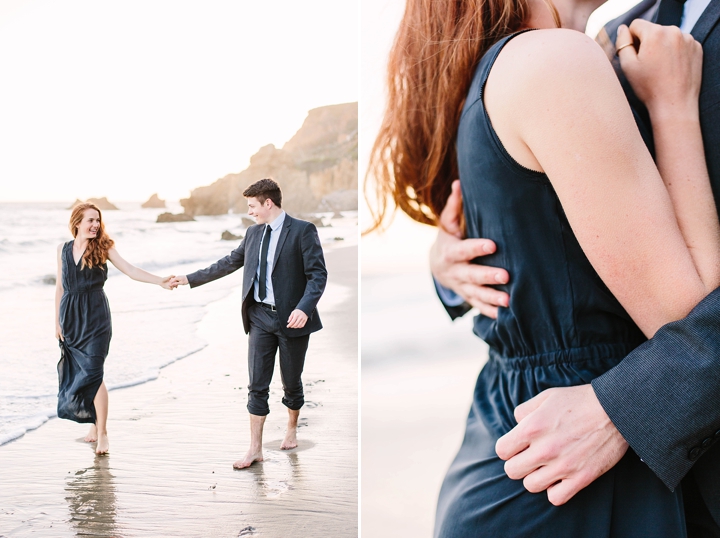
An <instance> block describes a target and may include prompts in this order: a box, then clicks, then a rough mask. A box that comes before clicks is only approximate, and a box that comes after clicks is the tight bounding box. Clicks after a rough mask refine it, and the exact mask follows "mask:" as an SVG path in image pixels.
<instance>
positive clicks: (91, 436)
mask: <svg viewBox="0 0 720 538" xmlns="http://www.w3.org/2000/svg"><path fill="white" fill-rule="evenodd" d="M83 440H84V441H85V442H86V443H94V442H95V441H97V426H95V424H93V425H92V426H90V431H89V432H88V434H87V435H86V436H85V439H83Z"/></svg>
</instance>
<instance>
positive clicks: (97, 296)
mask: <svg viewBox="0 0 720 538" xmlns="http://www.w3.org/2000/svg"><path fill="white" fill-rule="evenodd" d="M72 246H73V242H72V241H69V242H67V243H65V245H64V246H63V249H62V284H63V290H64V292H63V296H62V299H60V328H61V329H62V334H63V337H64V338H65V341H64V342H63V341H60V353H61V356H60V361H59V362H58V366H57V369H58V380H59V384H60V389H59V391H58V407H57V413H58V416H59V417H60V418H67V419H70V420H74V421H75V422H91V423H94V422H95V421H96V420H97V417H96V414H95V404H94V403H93V400H94V399H95V395H96V394H97V391H98V389H99V388H100V384H101V383H102V380H103V367H104V365H105V357H107V354H108V350H109V349H110V338H111V337H112V325H111V322H110V306H109V305H108V301H107V297H106V296H105V292H104V291H103V285H104V284H105V281H106V280H107V264H103V265H101V266H99V267H98V266H96V267H93V268H92V269H89V268H88V267H84V268H82V269H81V267H82V260H80V261H79V262H78V263H77V264H76V263H75V261H74V260H73V253H72Z"/></svg>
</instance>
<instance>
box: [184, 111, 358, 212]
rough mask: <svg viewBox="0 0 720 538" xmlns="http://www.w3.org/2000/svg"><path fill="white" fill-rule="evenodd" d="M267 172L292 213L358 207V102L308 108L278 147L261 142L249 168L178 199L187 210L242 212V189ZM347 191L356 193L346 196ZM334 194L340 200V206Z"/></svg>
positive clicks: (243, 208) (263, 176)
mask: <svg viewBox="0 0 720 538" xmlns="http://www.w3.org/2000/svg"><path fill="white" fill-rule="evenodd" d="M265 177H271V178H273V179H274V180H275V181H277V182H278V183H279V184H280V187H281V188H282V191H283V208H284V209H287V210H288V211H289V212H291V213H309V212H313V211H316V210H323V209H325V208H327V207H329V206H332V208H333V209H332V210H337V211H341V210H350V209H357V187H358V108H357V103H345V104H342V105H331V106H325V107H320V108H315V109H313V110H311V111H310V112H309V113H308V116H307V118H306V119H305V122H304V123H303V125H302V127H301V128H300V130H299V131H298V132H297V133H295V136H293V137H292V138H291V139H290V140H289V141H288V142H287V143H286V144H285V145H284V146H283V147H282V149H278V148H276V147H275V146H273V145H272V144H270V145H267V146H264V147H262V148H260V150H259V151H258V152H257V153H256V154H255V155H253V156H252V157H251V158H250V166H249V167H248V168H246V169H245V170H243V171H242V172H240V173H237V174H228V175H227V176H225V177H223V178H221V179H218V180H217V181H216V182H215V183H213V184H212V185H208V186H206V187H199V188H197V189H194V190H193V191H192V193H191V194H190V198H185V199H183V200H180V203H181V204H182V206H183V208H185V212H186V213H188V214H190V215H221V214H224V213H227V212H228V211H231V210H232V211H234V212H237V213H245V212H246V211H247V204H246V202H245V198H243V195H242V193H243V191H244V190H245V189H246V188H247V187H248V185H250V184H252V183H254V182H255V181H257V180H259V179H262V178H265ZM338 191H346V192H345V193H343V194H344V196H338V195H337V194H335V195H333V193H337V192H338ZM347 191H354V192H355V195H354V196H348V195H347ZM351 194H352V193H351ZM338 200H342V201H341V202H340V205H341V206H342V207H339V206H338ZM325 210H327V209H325Z"/></svg>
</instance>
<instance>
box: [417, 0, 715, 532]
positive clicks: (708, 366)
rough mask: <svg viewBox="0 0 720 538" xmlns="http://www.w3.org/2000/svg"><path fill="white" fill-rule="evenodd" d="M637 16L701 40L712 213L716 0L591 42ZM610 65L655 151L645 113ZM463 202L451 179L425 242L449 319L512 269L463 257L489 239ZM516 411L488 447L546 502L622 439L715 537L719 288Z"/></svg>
mask: <svg viewBox="0 0 720 538" xmlns="http://www.w3.org/2000/svg"><path fill="white" fill-rule="evenodd" d="M638 18H640V19H645V20H651V21H655V22H658V23H659V24H664V25H680V26H681V28H682V29H683V30H684V31H686V32H690V33H691V34H692V35H693V37H695V39H696V40H697V41H699V42H700V43H701V44H702V46H703V51H704V64H703V83H702V89H701V93H700V119H701V126H702V132H703V140H704V144H705V154H706V160H707V165H708V172H709V174H710V181H711V184H712V189H713V194H714V197H715V202H716V204H717V205H718V211H719V212H720V0H709V1H708V0H687V1H686V2H684V5H683V1H682V0H680V1H678V0H659V1H657V2H656V1H654V0H645V1H643V2H642V3H641V4H639V5H638V6H637V7H636V8H633V10H631V11H630V12H629V13H628V14H626V15H625V16H623V17H620V18H619V19H617V20H615V21H613V22H611V23H609V24H608V25H607V26H606V27H605V29H604V31H603V32H601V34H600V36H599V37H598V42H599V43H600V44H601V45H602V46H603V47H604V48H605V49H606V51H608V52H610V53H612V55H613V56H614V52H615V51H614V44H615V36H616V35H617V30H618V27H619V26H620V24H625V25H630V24H631V22H632V21H633V20H635V19H638ZM631 29H632V26H631ZM622 45H625V43H621V44H620V46H622ZM640 48H642V43H640ZM621 54H622V53H621ZM615 63H616V62H615ZM616 67H618V66H617V64H616ZM619 76H620V80H621V83H622V84H623V87H624V89H625V91H626V93H627V95H628V100H629V102H630V103H631V106H632V107H633V109H634V110H633V111H634V113H635V116H636V120H637V122H638V127H639V129H640V131H641V133H642V134H643V138H644V139H645V140H646V142H647V143H648V146H649V147H650V149H651V151H652V149H653V147H652V129H651V126H650V125H649V119H648V117H647V113H646V111H645V110H644V107H643V106H642V103H640V102H639V100H638V99H637V98H636V97H635V96H634V94H633V93H632V89H631V88H630V87H629V85H628V84H627V83H626V81H625V80H624V77H623V76H622V72H619ZM460 204H461V201H460V198H459V191H457V190H454V191H453V194H452V195H451V197H450V199H449V205H448V207H447V208H446V211H444V212H443V213H444V214H443V216H442V217H441V221H442V222H443V224H444V226H445V228H446V230H445V231H443V230H441V231H439V232H438V238H437V240H436V243H435V244H434V245H433V250H432V254H431V268H432V272H433V275H434V276H435V279H436V283H437V284H438V293H439V295H440V298H441V300H443V304H444V305H445V306H446V309H447V310H448V313H449V314H450V315H451V316H452V317H453V318H455V317H457V316H459V315H463V314H464V313H465V312H467V311H468V310H469V309H470V307H471V305H472V306H477V307H478V308H479V309H480V311H481V313H483V314H485V315H489V316H493V317H494V316H496V315H497V308H498V306H507V302H506V301H507V296H506V294H504V293H503V292H500V291H499V290H496V289H493V288H491V287H488V286H492V285H494V284H498V283H505V282H508V280H509V279H510V278H512V275H508V274H507V272H506V271H505V270H504V269H502V268H496V267H488V266H480V265H475V264H471V263H470V262H471V261H472V260H473V259H475V258H477V257H480V256H483V255H485V254H488V253H491V252H494V250H495V248H496V247H495V245H494V243H493V242H492V241H489V240H486V239H468V240H464V241H462V240H460V239H459V236H460V227H459V216H458V213H459V207H460ZM450 290H454V291H455V292H456V294H453V293H452V292H451V291H450ZM463 299H464V300H463ZM515 416H516V418H517V419H518V421H519V424H518V426H517V427H516V428H515V429H513V430H512V431H511V432H509V433H508V434H507V435H506V436H504V437H502V438H501V439H500V440H499V441H498V444H497V452H498V455H499V456H500V457H502V458H503V459H506V460H508V461H507V463H506V466H505V469H506V472H507V473H508V476H510V477H511V478H516V479H521V478H522V479H523V480H524V484H525V487H526V488H527V489H528V490H530V491H533V492H539V491H543V490H547V491H548V498H549V499H550V501H551V502H552V503H553V504H558V505H559V504H563V503H565V502H567V501H568V500H569V499H570V498H571V497H572V496H574V495H575V494H576V493H577V492H578V491H580V490H581V489H582V488H584V487H585V486H587V485H588V484H590V483H591V482H592V481H593V480H595V479H596V478H597V477H599V476H600V475H601V474H603V473H604V472H605V471H607V470H608V469H609V468H611V467H612V466H614V465H615V464H616V463H617V462H618V461H619V460H620V458H621V457H622V456H623V454H624V453H625V451H626V450H627V448H628V446H629V447H631V448H632V449H633V450H635V452H636V453H637V454H638V455H639V456H640V457H641V458H642V459H643V461H645V463H647V465H648V466H649V467H650V468H651V469H652V470H653V472H655V474H656V475H657V476H658V477H659V478H660V479H661V480H662V481H663V482H664V483H665V484H666V485H667V487H668V488H670V489H674V488H676V487H678V486H680V485H682V488H683V497H684V499H685V505H686V516H687V524H688V534H689V536H720V448H718V447H720V289H719V290H715V291H714V292H712V293H711V294H710V295H708V296H707V297H706V298H705V299H704V300H703V301H702V302H701V303H700V304H699V305H698V306H697V307H696V308H695V309H694V310H693V311H692V312H691V313H690V314H689V315H688V316H687V317H686V318H685V319H682V320H680V321H677V322H674V323H670V324H668V325H666V326H665V327H663V328H661V329H660V330H659V331H658V332H657V333H656V334H655V336H654V337H653V338H652V339H651V340H649V341H648V342H646V343H645V344H643V345H642V346H640V347H639V348H638V349H636V350H635V351H633V352H632V353H631V354H630V355H628V357H626V358H625V359H624V360H623V361H622V362H621V363H620V364H619V365H618V366H616V367H615V368H613V369H612V370H610V371H608V372H607V373H605V374H604V375H602V376H600V377H599V378H597V379H595V380H594V381H593V382H592V385H585V386H580V387H569V388H557V389H549V390H547V391H545V392H543V393H541V394H540V395H538V396H537V397H535V398H533V399H531V400H529V401H528V402H525V403H524V404H522V405H520V406H518V408H517V409H516V411H515Z"/></svg>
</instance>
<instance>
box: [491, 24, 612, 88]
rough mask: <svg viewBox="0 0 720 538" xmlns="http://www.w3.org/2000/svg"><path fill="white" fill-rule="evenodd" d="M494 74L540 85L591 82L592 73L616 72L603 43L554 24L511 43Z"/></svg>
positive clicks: (499, 60)
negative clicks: (589, 77) (555, 26)
mask: <svg viewBox="0 0 720 538" xmlns="http://www.w3.org/2000/svg"><path fill="white" fill-rule="evenodd" d="M493 74H494V75H495V78H496V79H498V80H502V81H504V82H507V83H514V84H521V85H522V86H523V87H528V88H538V86H537V85H538V84H540V85H541V86H547V85H550V86H552V85H553V84H557V83H562V84H587V82H588V80H587V77H588V76H592V77H593V78H594V77H600V78H604V77H607V76H609V75H613V70H612V67H611V65H610V62H608V59H607V56H606V55H605V53H604V52H603V50H602V48H600V45H598V44H597V43H596V42H595V41H593V40H592V39H591V38H589V37H588V36H587V35H585V34H583V33H582V32H578V31H576V30H569V29H565V28H553V29H543V30H533V31H531V32H524V33H522V34H520V35H518V36H516V37H515V38H513V39H512V40H510V42H508V43H507V45H505V47H504V48H503V50H502V52H501V53H500V55H499V56H498V59H497V60H496V62H495V64H494V66H493Z"/></svg>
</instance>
